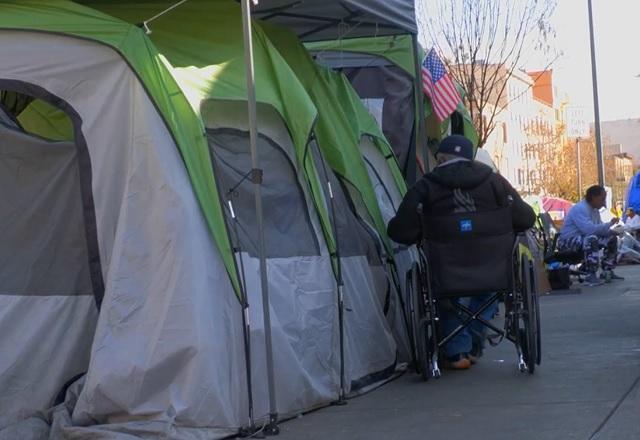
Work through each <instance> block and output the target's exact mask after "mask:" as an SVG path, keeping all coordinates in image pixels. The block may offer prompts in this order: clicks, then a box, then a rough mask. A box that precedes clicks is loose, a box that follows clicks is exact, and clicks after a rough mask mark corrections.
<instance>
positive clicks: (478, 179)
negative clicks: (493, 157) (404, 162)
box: [425, 161, 493, 189]
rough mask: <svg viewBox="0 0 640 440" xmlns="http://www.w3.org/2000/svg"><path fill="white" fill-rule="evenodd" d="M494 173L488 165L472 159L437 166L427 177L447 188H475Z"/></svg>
mask: <svg viewBox="0 0 640 440" xmlns="http://www.w3.org/2000/svg"><path fill="white" fill-rule="evenodd" d="M492 174H493V170H491V168H489V167H488V166H486V165H484V164H482V163H479V162H471V161H463V162H455V163H452V164H451V165H445V166H439V167H436V168H435V169H434V170H433V171H432V172H431V173H429V174H427V175H426V176H425V177H426V178H427V179H429V180H431V181H433V182H436V183H438V184H440V185H442V186H445V187H447V188H451V189H455V188H460V189H471V188H475V187H477V186H478V185H480V184H481V183H483V182H484V181H485V180H487V179H488V178H489V177H491V175H492Z"/></svg>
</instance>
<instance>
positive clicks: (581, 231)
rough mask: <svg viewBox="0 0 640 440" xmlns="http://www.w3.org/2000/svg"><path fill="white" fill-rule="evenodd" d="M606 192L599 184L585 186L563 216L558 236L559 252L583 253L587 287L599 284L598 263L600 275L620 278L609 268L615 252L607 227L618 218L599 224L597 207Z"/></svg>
mask: <svg viewBox="0 0 640 440" xmlns="http://www.w3.org/2000/svg"><path fill="white" fill-rule="evenodd" d="M606 198H607V192H606V190H605V189H604V188H603V187H602V186H598V185H594V186H591V187H589V189H587V193H586V194H585V197H584V199H583V200H581V201H580V202H578V203H576V204H575V205H574V206H573V207H572V208H571V209H570V210H569V213H568V214H567V217H566V218H565V219H564V225H563V226H562V230H561V231H560V238H559V239H558V251H560V252H567V251H570V252H584V262H583V265H584V269H585V270H586V271H587V272H588V273H589V276H588V277H587V279H586V280H585V281H586V283H587V284H588V285H590V286H597V285H600V284H602V283H603V281H602V280H601V279H599V278H598V269H599V267H600V266H602V270H603V273H602V274H601V278H605V275H606V272H609V275H610V276H611V279H615V280H622V279H624V278H622V277H620V276H618V275H616V274H615V273H614V272H613V269H614V268H615V266H616V260H617V255H618V239H617V235H616V233H615V232H614V231H612V230H611V226H613V225H615V224H616V223H618V220H619V219H618V218H615V217H614V218H613V219H611V221H610V222H608V223H603V222H602V220H601V219H600V209H601V208H603V207H604V206H605V204H606ZM601 249H604V258H602V261H600V250H601Z"/></svg>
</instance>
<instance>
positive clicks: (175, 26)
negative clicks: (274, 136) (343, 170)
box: [84, 0, 335, 252]
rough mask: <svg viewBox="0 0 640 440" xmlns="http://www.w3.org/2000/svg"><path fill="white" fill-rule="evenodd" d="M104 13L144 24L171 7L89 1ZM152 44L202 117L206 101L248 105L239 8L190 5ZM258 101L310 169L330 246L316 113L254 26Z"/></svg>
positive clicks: (155, 26) (224, 2) (155, 31)
mask: <svg viewBox="0 0 640 440" xmlns="http://www.w3.org/2000/svg"><path fill="white" fill-rule="evenodd" d="M84 3H87V4H90V5H91V6H92V7H94V8H97V9H99V10H101V11H103V12H105V13H108V14H110V15H113V16H115V17H118V18H120V19H122V20H125V21H128V22H130V23H140V22H142V21H144V20H145V19H148V18H149V17H152V16H154V15H155V14H157V13H158V12H161V11H163V10H164V9H165V8H166V7H167V2H166V1H162V0H160V1H144V0H143V1H138V2H135V1H132V2H112V1H100V0H86V1H84ZM149 27H150V28H151V30H152V33H151V35H150V37H151V40H152V41H153V42H154V44H155V45H156V46H157V47H158V48H159V50H160V52H161V54H162V56H163V57H164V58H165V59H166V64H168V65H170V71H171V73H172V74H173V75H174V77H175V78H176V80H177V82H178V83H179V85H180V87H181V89H182V90H183V91H184V94H185V95H186V97H187V99H188V100H189V102H190V104H191V108H192V111H195V112H199V111H200V104H201V102H202V101H203V100H205V99H219V100H235V101H246V100H247V89H246V80H245V63H244V58H243V56H242V55H243V36H242V23H241V15H240V6H239V5H237V4H236V3H235V2H232V1H229V0H219V1H204V0H191V1H189V2H187V3H184V4H183V5H181V6H180V7H179V8H176V9H174V10H172V11H171V13H169V14H166V15H163V16H161V17H160V18H158V19H157V20H154V21H153V22H152V23H150V24H149ZM253 38H254V60H255V78H256V100H257V101H258V102H260V103H265V104H269V105H271V106H273V107H274V108H275V109H276V110H277V111H278V113H279V114H280V115H281V116H282V118H283V120H284V121H285V123H286V125H287V128H288V129H289V131H290V133H291V136H292V138H293V141H294V145H295V147H296V155H297V159H298V163H299V165H300V166H301V167H303V169H304V170H305V173H306V176H307V178H308V180H309V184H310V186H311V192H312V196H313V198H314V202H315V207H316V209H317V211H318V215H319V216H320V220H321V225H322V228H323V232H324V236H325V239H326V242H327V245H328V247H329V249H330V251H331V252H333V251H334V250H335V239H334V237H333V233H332V230H331V223H330V220H329V214H328V212H327V209H326V207H325V206H324V204H322V203H321V202H320V201H321V200H322V197H323V196H322V187H321V185H320V182H319V180H318V178H317V176H318V173H317V170H316V169H315V165H314V163H313V161H312V160H311V158H310V157H309V156H308V155H305V151H306V149H307V148H306V147H307V143H308V141H309V139H310V135H311V131H312V128H313V126H314V123H315V120H316V116H317V110H316V107H315V106H314V104H313V102H312V101H311V99H310V98H309V96H308V95H307V93H306V92H305V89H304V87H303V85H302V84H301V83H300V82H299V81H298V78H297V77H296V75H295V74H294V73H293V72H292V71H291V69H290V68H289V66H288V64H287V63H286V61H285V60H284V59H283V58H282V57H281V56H280V54H279V52H278V51H277V50H276V49H275V48H274V47H273V45H272V44H271V42H270V41H269V39H268V38H267V36H266V35H265V34H264V32H263V31H262V29H261V27H260V26H257V25H255V24H254V26H253Z"/></svg>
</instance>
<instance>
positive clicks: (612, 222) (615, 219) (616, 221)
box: [610, 217, 620, 226]
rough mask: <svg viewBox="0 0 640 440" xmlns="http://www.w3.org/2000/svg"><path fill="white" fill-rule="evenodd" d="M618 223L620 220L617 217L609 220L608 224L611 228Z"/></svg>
mask: <svg viewBox="0 0 640 440" xmlns="http://www.w3.org/2000/svg"><path fill="white" fill-rule="evenodd" d="M619 221H620V219H619V218H618V217H614V218H612V219H611V221H610V223H611V226H613V225H615V224H616V223H618V222H619Z"/></svg>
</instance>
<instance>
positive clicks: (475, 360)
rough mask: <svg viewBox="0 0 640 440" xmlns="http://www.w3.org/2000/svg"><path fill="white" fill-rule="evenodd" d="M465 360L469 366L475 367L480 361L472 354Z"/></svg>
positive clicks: (478, 357)
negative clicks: (467, 360)
mask: <svg viewBox="0 0 640 440" xmlns="http://www.w3.org/2000/svg"><path fill="white" fill-rule="evenodd" d="M467 359H469V362H471V365H475V364H477V363H478V362H479V361H480V356H476V355H474V354H471V353H468V354H467Z"/></svg>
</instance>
